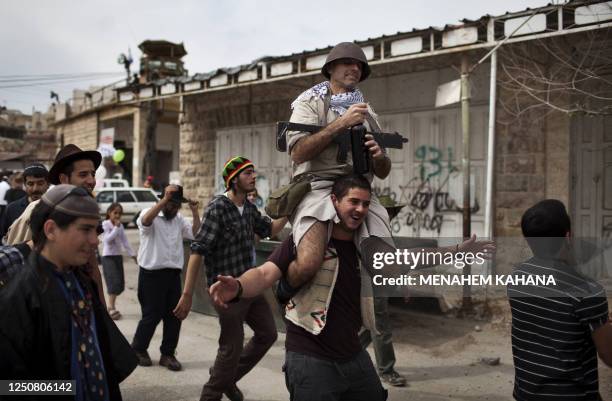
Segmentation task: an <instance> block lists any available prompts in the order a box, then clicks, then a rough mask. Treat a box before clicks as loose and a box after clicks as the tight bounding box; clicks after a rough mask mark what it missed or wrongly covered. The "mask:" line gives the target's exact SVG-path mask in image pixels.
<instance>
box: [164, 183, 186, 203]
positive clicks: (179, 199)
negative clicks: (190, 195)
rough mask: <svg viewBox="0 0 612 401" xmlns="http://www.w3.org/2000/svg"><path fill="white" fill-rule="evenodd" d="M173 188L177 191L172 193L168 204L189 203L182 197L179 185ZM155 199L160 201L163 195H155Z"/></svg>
mask: <svg viewBox="0 0 612 401" xmlns="http://www.w3.org/2000/svg"><path fill="white" fill-rule="evenodd" d="M175 186H176V188H177V190H176V191H174V192H172V196H171V197H170V202H174V203H187V202H189V199H187V198H185V197H184V196H183V187H182V186H181V185H175ZM164 191H165V190H164ZM157 197H158V198H159V199H162V198H163V197H164V194H163V193H161V194H159V195H157Z"/></svg>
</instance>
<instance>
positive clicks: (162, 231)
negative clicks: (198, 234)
mask: <svg viewBox="0 0 612 401" xmlns="http://www.w3.org/2000/svg"><path fill="white" fill-rule="evenodd" d="M149 210H150V208H149V209H145V210H143V211H142V212H141V213H140V216H139V217H138V220H137V221H136V224H137V225H138V230H139V231H140V248H138V265H139V266H140V267H142V268H144V269H147V270H159V269H167V268H173V269H182V268H183V263H184V261H185V256H184V251H183V238H185V239H191V240H192V239H193V232H192V226H191V223H189V222H188V221H187V220H185V218H184V217H183V216H182V215H181V214H180V213H177V215H176V216H175V217H174V218H173V219H172V220H167V219H166V218H165V217H164V214H163V212H159V214H158V215H157V216H156V217H155V218H154V219H153V223H151V225H150V226H148V227H146V226H143V225H142V217H143V216H144V215H145V214H146V213H147V212H148V211H149Z"/></svg>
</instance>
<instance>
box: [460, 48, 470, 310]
mask: <svg viewBox="0 0 612 401" xmlns="http://www.w3.org/2000/svg"><path fill="white" fill-rule="evenodd" d="M461 131H462V134H463V157H462V160H461V169H462V171H463V240H466V239H468V238H470V237H471V235H472V223H471V222H472V216H471V209H470V66H469V59H468V56H467V55H466V54H463V56H462V58H461ZM471 274H472V266H470V265H468V264H466V265H465V267H464V268H463V276H464V277H467V276H469V275H471ZM462 308H463V311H464V312H469V311H471V310H472V290H471V288H470V285H469V284H464V285H463V304H462Z"/></svg>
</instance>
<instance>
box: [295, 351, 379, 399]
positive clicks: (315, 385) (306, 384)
mask: <svg viewBox="0 0 612 401" xmlns="http://www.w3.org/2000/svg"><path fill="white" fill-rule="evenodd" d="M284 370H285V383H286V384H287V390H289V399H290V400H291V401H384V400H386V399H387V390H385V389H384V388H383V386H382V384H381V383H380V378H379V377H378V374H377V373H376V369H374V365H373V364H372V360H371V359H370V355H368V353H367V352H366V351H365V350H362V351H360V352H359V353H358V354H357V355H356V356H355V357H354V358H352V359H351V360H349V361H346V362H333V361H327V360H323V359H318V358H315V357H312V356H308V355H304V354H299V353H296V352H291V351H287V352H286V354H285V366H284Z"/></svg>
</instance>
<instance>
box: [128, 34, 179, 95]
mask: <svg viewBox="0 0 612 401" xmlns="http://www.w3.org/2000/svg"><path fill="white" fill-rule="evenodd" d="M138 48H139V49H140V50H141V51H142V58H141V59H140V83H141V84H144V83H147V82H151V81H156V80H158V79H162V78H166V77H179V76H184V75H187V70H186V69H185V68H184V66H183V61H182V60H181V59H182V58H183V57H184V56H185V55H186V54H187V51H186V50H185V47H184V46H183V43H172V42H168V41H167V40H145V41H144V42H142V43H141V44H140V45H138Z"/></svg>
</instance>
